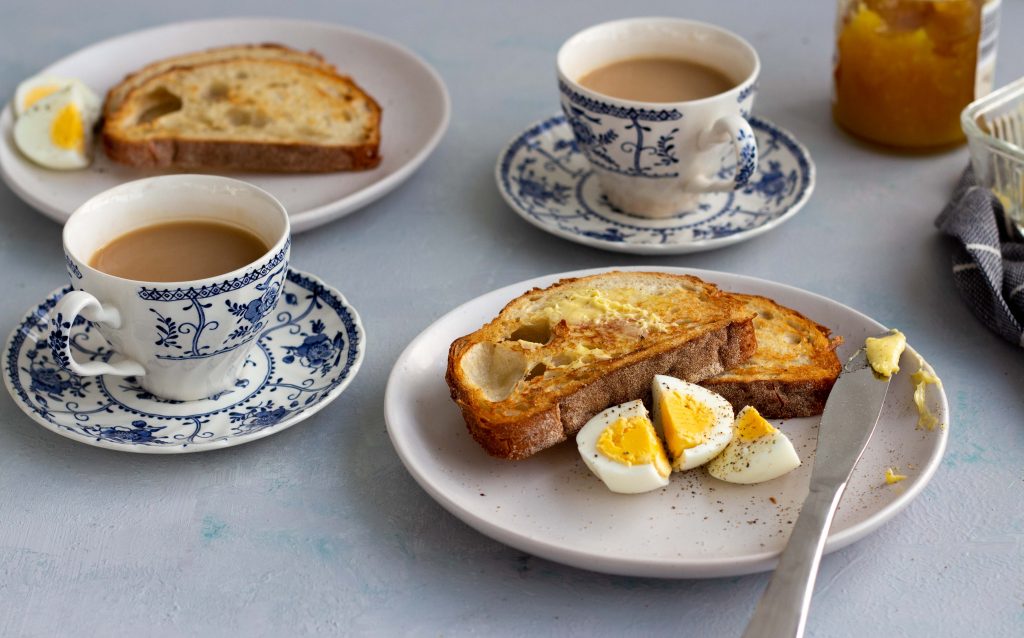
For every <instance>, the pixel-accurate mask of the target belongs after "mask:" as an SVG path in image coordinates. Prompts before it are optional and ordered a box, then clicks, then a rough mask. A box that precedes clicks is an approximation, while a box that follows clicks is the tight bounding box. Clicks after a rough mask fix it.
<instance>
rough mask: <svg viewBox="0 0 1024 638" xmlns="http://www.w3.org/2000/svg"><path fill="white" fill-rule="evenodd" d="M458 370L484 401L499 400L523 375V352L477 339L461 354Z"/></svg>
mask: <svg viewBox="0 0 1024 638" xmlns="http://www.w3.org/2000/svg"><path fill="white" fill-rule="evenodd" d="M461 366H462V372H463V374H465V375H466V379H467V380H468V381H469V382H470V383H472V384H473V385H475V386H476V387H477V388H479V390H480V392H481V393H482V394H483V395H484V397H485V398H486V399H487V400H488V401H502V400H504V399H506V398H508V395H510V394H512V391H513V390H514V389H515V387H516V384H518V383H519V381H521V380H522V379H523V377H524V376H525V375H526V372H527V367H528V364H527V361H526V356H525V355H524V354H523V353H521V352H516V351H515V350H512V349H510V348H509V347H507V346H502V345H500V344H498V345H495V344H493V343H478V344H475V345H474V346H473V347H471V348H470V349H469V350H467V351H466V354H465V355H463V357H462V362H461Z"/></svg>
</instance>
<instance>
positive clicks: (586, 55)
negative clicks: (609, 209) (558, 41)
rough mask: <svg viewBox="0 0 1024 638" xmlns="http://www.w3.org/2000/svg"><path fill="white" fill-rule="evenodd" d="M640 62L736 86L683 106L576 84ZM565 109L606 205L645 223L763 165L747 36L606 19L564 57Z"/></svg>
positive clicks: (674, 22) (662, 21) (705, 27)
mask: <svg viewBox="0 0 1024 638" xmlns="http://www.w3.org/2000/svg"><path fill="white" fill-rule="evenodd" d="M633 58H679V59H684V60H688V61H691V62H696V63H699V64H703V65H706V66H709V67H712V68H714V69H717V70H718V71H720V72H722V73H723V74H725V75H726V76H727V77H728V78H730V79H731V80H732V83H733V86H732V88H730V89H729V90H727V91H725V92H723V93H718V94H716V95H712V96H711V97H706V98H703V99H698V100H691V101H686V102H640V101H634V100H626V99H621V98H617V97H611V96H608V95H605V94H603V93H598V92H596V91H593V90H590V89H588V88H586V87H584V86H582V85H581V84H580V83H579V80H580V78H582V77H583V76H584V75H586V74H587V73H590V72H591V71H593V70H595V69H599V68H601V67H604V66H606V65H609V64H612V63H614V62H620V61H623V60H629V59H633ZM557 60H558V62H557V64H558V88H559V92H560V94H561V104H562V109H563V111H564V112H565V116H566V118H567V119H568V121H569V124H570V125H571V127H572V131H573V135H574V137H575V139H576V143H577V144H578V145H579V148H580V150H581V151H582V152H583V154H584V155H585V156H586V158H587V159H588V160H589V162H590V164H591V166H592V167H593V169H594V172H595V173H596V175H597V177H598V180H599V181H600V184H601V189H602V190H603V191H604V194H605V196H607V198H608V200H609V202H610V203H611V204H612V205H613V206H615V207H617V208H619V209H621V210H623V211H625V212H627V213H632V214H635V215H639V216H642V217H652V218H658V217H669V216H672V215H674V214H676V213H677V212H678V211H679V210H682V209H685V208H687V207H689V206H692V205H693V203H694V201H695V200H696V198H697V197H699V194H700V193H705V192H714V191H731V190H733V189H735V188H739V187H742V186H743V185H744V184H746V182H747V180H748V179H750V177H751V175H753V174H754V171H755V169H756V168H757V144H756V141H755V140H754V133H753V131H752V130H751V128H750V124H749V123H748V122H747V120H746V118H747V117H748V116H749V114H750V109H751V108H752V106H753V103H754V93H755V89H756V82H757V76H758V73H759V71H760V67H761V64H760V61H759V60H758V57H757V52H756V51H755V50H754V48H753V47H752V46H751V45H750V44H749V43H748V42H747V41H746V40H744V39H743V38H741V37H740V36H738V35H736V34H734V33H731V32H729V31H726V30H725V29H722V28H720V27H716V26H713V25H710V24H705V23H702V22H695V21H692V20H682V19H677V18H631V19H627V20H617V21H614V22H605V23H603V24H599V25H596V26H593V27H590V28H588V29H585V30H583V31H580V32H579V33H577V34H576V35H574V36H572V37H571V38H569V39H568V40H567V41H566V42H565V44H563V45H562V47H561V49H560V50H559V51H558V59H557Z"/></svg>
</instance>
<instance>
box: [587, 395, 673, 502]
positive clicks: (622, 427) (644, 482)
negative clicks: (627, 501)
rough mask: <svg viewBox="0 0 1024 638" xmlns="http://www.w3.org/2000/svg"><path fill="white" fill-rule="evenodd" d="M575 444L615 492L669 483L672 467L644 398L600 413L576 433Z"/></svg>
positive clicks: (633, 490) (592, 469)
mask: <svg viewBox="0 0 1024 638" xmlns="http://www.w3.org/2000/svg"><path fill="white" fill-rule="evenodd" d="M576 445H577V447H578V448H579V451H580V456H581V457H583V462H584V463H586V464H587V467H589V468H590V471H591V472H593V473H594V474H595V475H597V477H598V478H600V479H601V480H602V481H604V484H605V485H606V486H607V487H608V489H609V490H611V491H613V492H618V493H620V494H638V493H640V492H649V491H651V490H654V489H657V488H659V487H665V486H666V485H668V477H669V474H671V473H672V468H671V466H670V465H669V462H668V457H667V456H666V455H665V449H664V448H663V447H662V445H661V440H660V439H659V438H658V435H657V433H655V431H654V424H653V423H651V419H650V417H649V416H648V414H647V408H645V407H644V404H643V402H642V401H630V402H629V403H623V404H622V405H616V406H614V407H611V408H608V409H607V410H605V411H603V412H601V413H599V414H597V415H596V416H594V418H592V419H590V420H589V421H587V423H586V425H584V426H583V428H582V429H581V430H580V431H579V433H578V434H577V435H576Z"/></svg>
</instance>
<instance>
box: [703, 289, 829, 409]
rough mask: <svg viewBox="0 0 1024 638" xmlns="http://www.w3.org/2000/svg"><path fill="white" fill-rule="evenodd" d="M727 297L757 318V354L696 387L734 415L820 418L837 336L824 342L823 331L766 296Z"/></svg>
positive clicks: (823, 327)
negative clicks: (747, 409) (750, 410)
mask: <svg viewBox="0 0 1024 638" xmlns="http://www.w3.org/2000/svg"><path fill="white" fill-rule="evenodd" d="M733 296H734V297H735V298H737V299H738V300H740V301H741V302H742V303H743V304H744V307H745V309H746V310H747V311H748V312H751V313H756V314H757V318H756V319H754V332H755V334H756V335H757V350H756V351H755V352H754V354H753V356H752V357H750V358H749V359H747V360H746V361H744V362H743V363H740V364H739V365H736V366H734V367H732V368H730V369H729V370H727V371H726V372H724V373H722V374H720V375H718V376H716V377H713V378H711V379H707V380H706V381H701V382H700V385H702V386H704V387H705V388H708V389H709V390H713V391H714V392H717V393H718V394H721V395H722V396H724V397H725V398H726V399H728V400H729V402H730V403H732V405H733V407H734V408H735V409H736V410H740V409H742V408H743V406H745V405H752V406H754V407H755V408H757V411H758V412H760V413H761V415H762V416H764V417H766V418H770V419H789V418H794V417H803V416H814V415H816V414H821V412H822V410H824V409H825V401H826V400H827V399H828V395H829V392H830V391H831V390H832V385H833V384H835V382H836V378H837V377H838V376H839V371H840V369H841V368H842V366H841V365H840V363H839V358H838V357H837V356H836V353H835V349H836V347H837V346H839V344H841V343H842V342H843V339H842V337H830V336H829V335H830V331H829V329H828V328H826V327H825V326H822V325H819V324H817V323H815V322H814V321H811V320H810V319H808V318H807V317H805V316H803V315H802V314H800V313H799V312H797V311H795V310H793V309H791V308H787V307H785V306H782V305H779V304H778V303H775V302H774V301H772V300H771V299H768V298H766V297H759V296H756V295H740V294H734V295H733Z"/></svg>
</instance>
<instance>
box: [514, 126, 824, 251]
mask: <svg viewBox="0 0 1024 638" xmlns="http://www.w3.org/2000/svg"><path fill="white" fill-rule="evenodd" d="M750 124H751V128H752V129H753V131H754V134H755V137H756V143H757V146H758V149H759V150H760V159H759V161H758V164H756V165H755V164H754V163H753V162H749V161H747V160H748V159H749V158H746V159H745V158H741V164H740V165H739V166H737V164H736V162H735V153H734V152H733V149H732V148H729V149H724V150H723V157H724V162H723V166H722V168H721V170H720V171H719V172H718V174H717V175H716V177H717V178H718V179H724V180H729V179H735V178H736V177H737V174H738V173H749V175H748V176H745V177H744V181H745V182H746V183H745V184H744V185H743V186H741V187H740V188H738V189H737V190H735V191H733V192H728V193H705V194H701V195H699V196H698V197H697V198H696V200H695V202H694V204H693V205H692V206H691V207H689V208H687V209H686V210H680V211H679V212H678V213H677V214H676V215H674V216H671V217H668V218H665V219H646V218H643V217H639V216H636V215H632V214H630V213H627V212H625V211H622V210H620V209H618V208H616V207H615V206H614V205H613V204H612V203H611V202H609V201H608V199H607V198H606V197H605V196H604V195H603V193H602V192H601V189H600V187H599V185H598V184H597V179H596V177H595V175H594V170H593V166H592V165H591V163H590V161H589V160H588V158H587V157H586V156H585V154H584V152H583V150H582V149H581V148H580V147H579V145H578V143H577V141H576V140H577V139H578V136H576V135H574V134H573V131H572V125H571V123H570V122H569V121H568V118H566V117H565V116H564V115H558V116H555V117H552V118H549V119H547V120H544V121H542V122H540V123H538V124H536V125H534V126H532V127H530V128H529V129H527V130H526V131H525V132H524V133H523V134H522V135H520V136H518V137H517V138H516V139H514V140H513V141H512V142H511V143H510V144H509V146H508V147H507V148H506V149H505V151H504V152H503V153H502V154H501V156H500V158H499V161H498V166H497V170H496V177H497V180H498V187H499V190H500V191H501V193H502V195H503V196H504V198H505V200H506V201H507V202H508V203H509V204H510V205H511V206H512V208H513V210H515V211H516V212H517V213H518V214H520V215H521V216H522V217H524V218H525V219H526V220H527V221H529V222H530V223H532V224H534V225H536V226H538V227H540V228H542V229H544V230H547V231H549V232H552V233H554V234H557V235H559V236H562V237H565V238H567V239H571V240H573V241H578V242H581V243H586V244H589V245H595V246H599V247H603V248H608V249H610V250H617V251H622V252H646V253H651V252H664V253H682V252H692V251H694V250H705V249H708V248H713V247H715V246H716V245H721V244H722V243H729V242H731V241H735V240H738V239H739V238H741V237H743V236H753V235H756V234H757V233H758V232H759V231H760V230H761V229H764V228H766V227H770V226H771V225H773V224H775V223H778V222H779V221H781V220H782V219H784V218H786V217H788V216H789V215H792V214H793V213H795V212H796V211H797V210H799V208H800V207H801V206H802V205H803V203H804V202H805V201H806V200H807V198H808V197H809V195H810V192H811V190H812V188H813V181H814V167H813V165H812V163H811V161H810V156H809V154H808V153H807V150H806V149H805V148H804V147H803V146H801V145H800V144H799V142H797V141H796V140H795V139H794V138H793V137H792V136H791V135H790V134H789V133H787V132H786V131H783V130H781V129H779V128H777V127H776V126H774V125H773V124H771V123H769V122H767V121H765V120H762V119H758V118H751V119H750Z"/></svg>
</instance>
